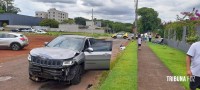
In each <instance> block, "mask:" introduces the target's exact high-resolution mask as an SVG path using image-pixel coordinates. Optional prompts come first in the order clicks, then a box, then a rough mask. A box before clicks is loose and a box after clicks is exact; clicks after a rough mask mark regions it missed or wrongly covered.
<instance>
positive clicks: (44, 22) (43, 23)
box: [39, 19, 59, 28]
mask: <svg viewBox="0 0 200 90" xmlns="http://www.w3.org/2000/svg"><path fill="white" fill-rule="evenodd" d="M39 24H40V26H50V27H51V28H58V25H59V22H58V21H56V20H54V19H44V20H42V21H41V22H40V23H39Z"/></svg>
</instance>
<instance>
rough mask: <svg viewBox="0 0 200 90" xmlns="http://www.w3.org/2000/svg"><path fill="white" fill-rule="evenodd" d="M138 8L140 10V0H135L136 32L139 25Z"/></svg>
mask: <svg viewBox="0 0 200 90" xmlns="http://www.w3.org/2000/svg"><path fill="white" fill-rule="evenodd" d="M137 10H138V0H135V25H134V27H135V28H134V33H135V34H136V33H137V29H138V26H137V21H138V14H137Z"/></svg>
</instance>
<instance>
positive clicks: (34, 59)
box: [32, 56, 63, 66]
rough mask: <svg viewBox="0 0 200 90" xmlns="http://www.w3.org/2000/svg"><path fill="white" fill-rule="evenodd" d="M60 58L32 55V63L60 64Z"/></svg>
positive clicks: (44, 64) (42, 64) (43, 64)
mask: <svg viewBox="0 0 200 90" xmlns="http://www.w3.org/2000/svg"><path fill="white" fill-rule="evenodd" d="M62 62H63V61H62V60H55V59H43V58H41V57H35V56H32V63H34V64H37V65H41V66H62Z"/></svg>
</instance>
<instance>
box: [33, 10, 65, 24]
mask: <svg viewBox="0 0 200 90" xmlns="http://www.w3.org/2000/svg"><path fill="white" fill-rule="evenodd" d="M35 14H36V15H35V16H36V17H41V18H48V19H54V20H56V21H58V22H62V21H63V20H67V19H68V13H66V12H63V11H59V10H56V9H55V8H51V9H49V10H48V11H47V12H40V11H36V12H35Z"/></svg>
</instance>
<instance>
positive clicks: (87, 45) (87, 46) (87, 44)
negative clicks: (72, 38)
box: [83, 39, 90, 51]
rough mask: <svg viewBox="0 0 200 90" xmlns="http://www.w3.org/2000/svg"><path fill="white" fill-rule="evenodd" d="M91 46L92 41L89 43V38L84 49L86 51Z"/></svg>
mask: <svg viewBox="0 0 200 90" xmlns="http://www.w3.org/2000/svg"><path fill="white" fill-rule="evenodd" d="M89 46H90V43H89V41H88V39H87V40H86V41H85V45H84V49H83V51H84V50H85V49H87V48H89Z"/></svg>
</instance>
